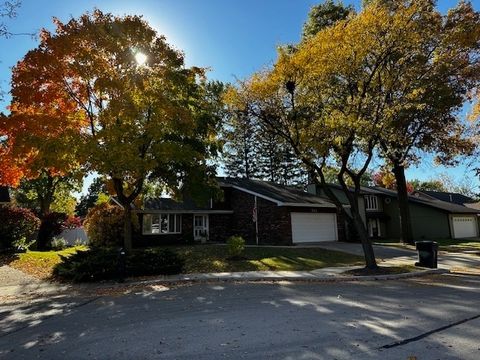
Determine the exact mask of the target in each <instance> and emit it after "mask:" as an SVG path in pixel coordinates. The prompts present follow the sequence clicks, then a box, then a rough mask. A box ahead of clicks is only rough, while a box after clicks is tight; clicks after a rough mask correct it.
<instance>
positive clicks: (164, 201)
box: [144, 198, 208, 211]
mask: <svg viewBox="0 0 480 360" xmlns="http://www.w3.org/2000/svg"><path fill="white" fill-rule="evenodd" d="M144 209H148V210H165V211H185V210H208V207H206V206H204V207H202V206H198V205H196V204H195V202H193V201H191V200H185V201H183V202H179V201H175V200H174V199H171V198H157V199H147V200H145V202H144Z"/></svg>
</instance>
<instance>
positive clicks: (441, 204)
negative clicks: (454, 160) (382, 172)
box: [370, 186, 480, 214]
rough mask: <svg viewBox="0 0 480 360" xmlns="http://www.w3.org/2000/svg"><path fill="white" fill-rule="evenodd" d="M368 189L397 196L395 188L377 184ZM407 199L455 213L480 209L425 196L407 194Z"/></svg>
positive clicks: (467, 212)
mask: <svg viewBox="0 0 480 360" xmlns="http://www.w3.org/2000/svg"><path fill="white" fill-rule="evenodd" d="M370 189H372V190H373V191H374V192H375V193H377V194H378V193H380V194H383V195H388V196H391V197H395V198H396V197H397V192H396V191H395V190H389V189H385V188H381V187H378V186H374V187H371V188H370ZM408 200H409V201H411V202H414V203H418V204H422V205H426V206H431V207H434V208H437V209H440V210H444V211H447V212H449V213H455V214H478V213H480V210H477V209H472V208H468V207H465V206H463V205H458V204H454V203H450V202H446V201H442V200H437V199H432V200H427V199H425V198H420V197H415V196H411V195H409V197H408Z"/></svg>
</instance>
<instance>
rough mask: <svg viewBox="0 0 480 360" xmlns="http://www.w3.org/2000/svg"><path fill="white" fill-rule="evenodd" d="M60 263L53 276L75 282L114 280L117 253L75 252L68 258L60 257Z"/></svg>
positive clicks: (105, 250) (104, 251)
mask: <svg viewBox="0 0 480 360" xmlns="http://www.w3.org/2000/svg"><path fill="white" fill-rule="evenodd" d="M60 258H61V259H62V261H61V262H60V263H59V264H57V265H56V266H55V267H54V269H53V274H54V275H55V276H58V277H59V278H62V279H65V280H71V281H75V282H86V281H99V280H109V279H114V278H115V277H117V276H118V271H117V269H118V253H117V251H114V250H109V249H95V250H86V251H77V252H76V253H75V254H72V255H70V256H62V255H60Z"/></svg>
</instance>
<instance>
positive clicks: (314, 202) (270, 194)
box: [217, 178, 335, 207]
mask: <svg viewBox="0 0 480 360" xmlns="http://www.w3.org/2000/svg"><path fill="white" fill-rule="evenodd" d="M217 180H218V184H219V185H220V187H233V188H235V189H238V190H241V191H244V192H246V193H249V194H251V195H255V196H258V197H261V198H263V199H266V200H269V201H271V202H274V203H276V204H277V205H278V206H306V207H309V206H310V207H335V205H334V204H332V203H331V202H329V201H327V200H325V199H323V198H321V197H318V196H316V195H313V194H310V193H308V192H306V191H302V190H299V189H296V188H294V187H291V186H285V185H279V184H275V183H273V182H269V181H261V180H253V179H245V178H218V179H217Z"/></svg>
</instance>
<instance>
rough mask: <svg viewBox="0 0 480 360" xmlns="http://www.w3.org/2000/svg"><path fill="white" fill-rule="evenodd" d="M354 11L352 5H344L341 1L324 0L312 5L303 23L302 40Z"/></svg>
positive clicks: (345, 17) (343, 18)
mask: <svg viewBox="0 0 480 360" xmlns="http://www.w3.org/2000/svg"><path fill="white" fill-rule="evenodd" d="M354 13H355V9H354V8H353V6H351V5H349V6H345V5H344V4H343V3H342V2H341V1H337V2H334V1H333V0H326V1H324V2H322V3H321V4H318V5H315V6H313V7H312V8H311V9H310V12H309V13H308V18H307V21H305V23H304V24H303V31H302V40H308V39H310V38H312V37H313V36H315V35H316V34H317V33H318V32H319V31H320V30H323V29H324V28H326V27H329V26H332V25H334V24H336V23H337V22H338V21H340V20H345V19H347V18H348V16H349V15H350V14H354Z"/></svg>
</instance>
